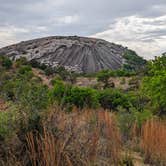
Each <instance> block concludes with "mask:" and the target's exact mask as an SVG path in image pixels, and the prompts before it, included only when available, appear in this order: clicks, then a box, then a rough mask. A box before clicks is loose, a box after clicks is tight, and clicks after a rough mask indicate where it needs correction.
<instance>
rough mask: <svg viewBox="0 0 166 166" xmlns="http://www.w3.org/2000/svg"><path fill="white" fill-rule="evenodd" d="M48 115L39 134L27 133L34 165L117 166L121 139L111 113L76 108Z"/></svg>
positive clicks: (53, 110) (52, 112)
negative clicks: (80, 110) (69, 111)
mask: <svg viewBox="0 0 166 166" xmlns="http://www.w3.org/2000/svg"><path fill="white" fill-rule="evenodd" d="M47 114H48V116H47V118H46V119H43V132H42V134H39V133H36V132H30V133H28V134H27V139H26V140H27V145H28V150H29V156H30V160H31V163H32V165H33V166H37V165H40V166H65V165H67V166H75V165H76V166H77V165H80V166H84V165H85V166H86V165H118V163H119V162H120V160H121V155H120V154H121V137H120V134H119V130H118V128H117V125H116V120H115V117H114V115H113V114H111V113H109V112H106V111H97V110H96V111H94V110H84V111H82V112H78V111H77V109H75V110H74V111H73V113H70V114H66V113H64V112H62V111H59V110H58V108H56V109H52V110H50V111H49V113H47ZM55 129H56V131H55Z"/></svg>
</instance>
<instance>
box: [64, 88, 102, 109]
mask: <svg viewBox="0 0 166 166" xmlns="http://www.w3.org/2000/svg"><path fill="white" fill-rule="evenodd" d="M70 93H71V96H69V97H67V102H70V103H72V104H74V105H76V106H77V107H78V108H84V107H89V108H96V107H98V106H99V103H98V96H97V93H96V91H95V90H93V89H91V88H84V87H73V88H72V89H71V92H70Z"/></svg>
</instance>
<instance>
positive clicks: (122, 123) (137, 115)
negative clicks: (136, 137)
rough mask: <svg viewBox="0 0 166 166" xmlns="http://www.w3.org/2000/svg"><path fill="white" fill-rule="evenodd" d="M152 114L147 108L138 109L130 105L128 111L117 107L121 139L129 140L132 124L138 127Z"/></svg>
mask: <svg viewBox="0 0 166 166" xmlns="http://www.w3.org/2000/svg"><path fill="white" fill-rule="evenodd" d="M152 116H153V115H152V112H151V111H149V110H142V111H138V110H136V109H135V108H133V107H131V108H130V110H129V111H126V110H125V109H123V108H119V112H118V113H117V117H118V122H119V128H120V130H121V133H122V136H123V139H124V140H129V138H130V136H131V132H132V129H133V128H132V127H133V125H134V124H136V125H137V127H139V129H140V128H141V126H142V124H143V123H144V122H145V121H146V120H148V119H150V118H152Z"/></svg>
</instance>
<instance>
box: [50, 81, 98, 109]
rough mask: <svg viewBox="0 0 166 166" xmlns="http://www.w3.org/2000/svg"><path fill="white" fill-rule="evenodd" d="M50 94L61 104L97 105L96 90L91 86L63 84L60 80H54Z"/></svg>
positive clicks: (90, 106) (79, 106) (91, 106)
mask: <svg viewBox="0 0 166 166" xmlns="http://www.w3.org/2000/svg"><path fill="white" fill-rule="evenodd" d="M51 96H52V98H53V99H56V100H57V101H58V103H60V104H62V105H63V104H65V105H66V104H69V105H75V106H77V107H78V108H83V107H89V108H96V107H98V106H99V103H98V96H97V91H95V90H93V89H91V88H84V87H74V86H73V87H72V86H71V85H65V84H64V83H63V82H62V81H60V80H57V81H56V82H54V88H53V89H52V91H51Z"/></svg>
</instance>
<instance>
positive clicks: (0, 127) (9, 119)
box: [0, 107, 18, 139]
mask: <svg viewBox="0 0 166 166" xmlns="http://www.w3.org/2000/svg"><path fill="white" fill-rule="evenodd" d="M17 115H18V113H17V111H16V108H14V107H11V108H10V110H6V111H0V139H5V138H8V137H11V136H13V134H14V133H15V132H16V125H17V122H18V119H17Z"/></svg>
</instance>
